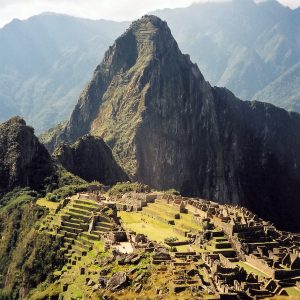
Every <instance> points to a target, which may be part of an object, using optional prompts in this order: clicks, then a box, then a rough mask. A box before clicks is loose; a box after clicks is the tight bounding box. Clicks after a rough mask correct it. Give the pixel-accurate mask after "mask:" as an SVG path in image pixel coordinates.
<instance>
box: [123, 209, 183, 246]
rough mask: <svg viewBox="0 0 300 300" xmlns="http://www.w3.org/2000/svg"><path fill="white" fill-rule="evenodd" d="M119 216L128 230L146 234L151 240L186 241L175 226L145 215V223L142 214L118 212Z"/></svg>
mask: <svg viewBox="0 0 300 300" xmlns="http://www.w3.org/2000/svg"><path fill="white" fill-rule="evenodd" d="M118 216H119V217H120V218H121V219H122V222H123V225H124V227H125V228H126V229H130V230H133V231H135V232H137V233H142V234H145V235H147V236H148V238H149V239H150V240H153V241H157V242H164V240H165V238H168V237H177V238H178V240H179V241H184V240H185V239H186V238H185V237H184V236H182V235H180V234H178V233H176V232H174V230H173V227H174V226H173V225H168V224H166V223H163V222H161V221H158V220H155V219H152V218H150V217H148V216H145V215H143V219H144V221H142V214H141V212H124V211H122V212H118Z"/></svg>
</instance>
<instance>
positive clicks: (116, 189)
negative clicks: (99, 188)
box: [108, 182, 151, 196]
mask: <svg viewBox="0 0 300 300" xmlns="http://www.w3.org/2000/svg"><path fill="white" fill-rule="evenodd" d="M150 191H151V189H150V187H149V186H148V185H146V184H143V183H139V182H118V183H117V184H116V185H114V186H113V187H112V188H111V189H110V190H109V191H108V194H109V196H117V195H120V194H124V193H127V192H136V193H148V192H150Z"/></svg>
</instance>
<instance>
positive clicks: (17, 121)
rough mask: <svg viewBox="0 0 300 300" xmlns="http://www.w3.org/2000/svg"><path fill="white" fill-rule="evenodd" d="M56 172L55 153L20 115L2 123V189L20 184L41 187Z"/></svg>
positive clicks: (0, 190) (0, 152) (2, 190)
mask: <svg viewBox="0 0 300 300" xmlns="http://www.w3.org/2000/svg"><path fill="white" fill-rule="evenodd" d="M52 173H53V168H52V162H51V157H50V155H49V153H48V151H47V150H46V148H45V147H44V146H43V145H42V144H40V142H39V141H38V139H37V138H36V137H35V135H34V131H33V128H31V127H28V126H26V123H25V121H24V120H23V119H21V118H20V117H15V118H12V119H10V120H9V121H7V122H5V123H2V124H0V192H5V191H8V190H9V189H11V188H13V187H16V186H29V187H32V188H36V189H39V188H41V187H42V186H43V182H44V179H45V178H46V177H48V176H50V175H52Z"/></svg>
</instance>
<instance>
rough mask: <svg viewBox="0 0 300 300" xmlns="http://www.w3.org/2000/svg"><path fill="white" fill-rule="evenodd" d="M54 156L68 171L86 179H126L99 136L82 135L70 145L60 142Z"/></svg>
mask: <svg viewBox="0 0 300 300" xmlns="http://www.w3.org/2000/svg"><path fill="white" fill-rule="evenodd" d="M53 156H54V158H55V159H56V160H57V161H58V162H59V163H61V164H62V166H63V167H64V168H66V169H67V170H68V171H69V172H71V173H73V174H75V175H77V176H79V177H81V178H83V179H85V180H87V181H93V180H97V181H99V182H101V183H104V184H109V185H110V184H114V183H116V182H121V181H126V180H128V176H127V175H126V173H125V172H124V171H123V170H122V168H121V167H120V166H119V165H118V164H117V163H116V161H115V159H114V157H113V155H112V152H111V149H110V148H109V147H108V146H107V145H106V144H105V142H104V141H103V140H102V139H101V138H99V137H93V136H84V137H83V138H80V139H78V141H76V143H74V144H72V145H67V144H64V143H63V144H61V145H59V146H58V147H57V148H56V149H55V151H54V153H53Z"/></svg>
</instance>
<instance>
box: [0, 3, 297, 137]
mask: <svg viewBox="0 0 300 300" xmlns="http://www.w3.org/2000/svg"><path fill="white" fill-rule="evenodd" d="M153 14H155V15H157V16H159V17H160V18H162V19H164V20H166V21H167V22H168V24H169V26H170V28H171V30H172V33H173V35H174V37H175V38H176V40H177V41H178V44H179V46H180V48H181V49H182V50H183V52H185V53H189V54H190V55H191V59H192V60H193V61H195V62H196V63H197V64H198V66H199V68H200V70H201V71H202V73H203V74H204V75H205V78H207V80H209V81H210V83H211V84H212V85H218V86H226V87H227V88H229V89H231V90H232V91H233V92H234V93H235V94H236V95H237V96H238V97H240V98H242V99H243V100H251V99H256V100H261V101H265V102H270V103H273V104H275V105H278V106H281V107H284V108H286V109H290V110H295V111H298V112H300V93H299V84H300V79H299V78H300V76H299V74H300V9H299V8H298V9H296V10H291V9H289V8H286V7H283V6H282V5H280V4H279V3H277V2H276V1H266V2H262V3H260V4H255V3H254V1H252V0H245V1H240V0H233V1H231V2H225V3H207V4H200V3H199V4H194V5H192V6H190V7H187V8H178V9H165V10H161V11H156V12H154V13H153ZM128 25H129V23H128V22H122V23H118V22H113V21H104V20H99V21H92V20H86V19H80V18H75V17H70V16H66V15H57V14H42V15H38V16H35V17H32V18H30V19H28V20H26V21H19V20H14V21H12V22H11V23H10V24H8V25H7V26H5V27H4V28H2V29H0V66H1V67H0V105H1V111H0V121H3V120H5V119H7V118H9V117H11V116H13V115H16V114H19V115H22V116H23V117H24V118H25V119H26V120H27V122H28V123H29V124H31V125H33V126H34V127H35V128H36V130H37V132H42V131H44V130H46V129H48V128H50V127H52V126H53V125H55V124H56V123H57V122H59V121H62V120H64V119H66V118H67V117H68V115H69V114H70V112H71V110H72V107H73V106H74V104H75V103H76V99H77V97H78V95H79V93H80V90H82V88H83V87H84V86H85V84H86V83H87V82H88V81H89V79H90V77H91V74H92V70H93V68H94V64H95V62H97V61H100V60H101V58H102V57H103V54H104V50H105V49H106V48H108V46H109V45H111V44H112V43H113V40H114V39H115V38H116V37H117V36H118V35H119V34H121V33H122V32H123V31H124V30H125V28H127V27H128Z"/></svg>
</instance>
